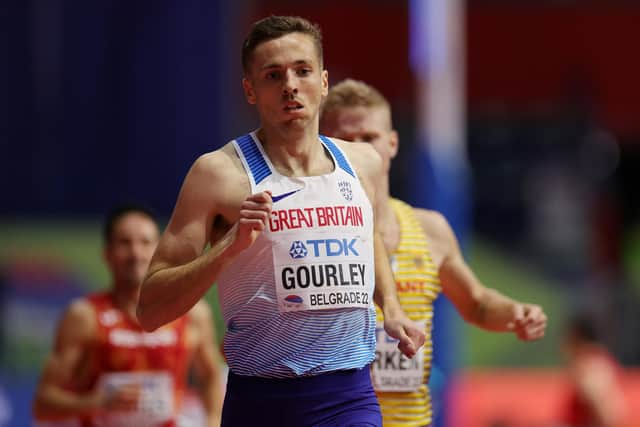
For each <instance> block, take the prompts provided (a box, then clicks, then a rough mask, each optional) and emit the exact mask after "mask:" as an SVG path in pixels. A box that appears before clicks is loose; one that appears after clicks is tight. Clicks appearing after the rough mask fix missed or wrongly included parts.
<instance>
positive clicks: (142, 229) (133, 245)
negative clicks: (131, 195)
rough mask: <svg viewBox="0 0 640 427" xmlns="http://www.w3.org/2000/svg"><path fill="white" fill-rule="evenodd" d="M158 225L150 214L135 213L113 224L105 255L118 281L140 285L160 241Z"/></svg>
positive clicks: (114, 277)
mask: <svg viewBox="0 0 640 427" xmlns="http://www.w3.org/2000/svg"><path fill="white" fill-rule="evenodd" d="M158 238H159V231H158V227H157V226H156V224H155V223H154V221H152V220H151V219H150V218H149V217H147V216H146V215H144V214H141V213H138V212H132V213H129V214H126V215H125V216H123V217H121V218H120V219H119V220H118V221H117V222H116V223H115V224H114V227H113V231H112V233H111V238H110V241H109V242H107V245H106V247H105V251H104V255H105V260H106V262H107V266H108V267H109V270H110V272H111V274H112V276H113V280H114V281H115V282H116V283H123V284H128V285H130V286H131V287H136V286H140V284H141V283H142V280H143V279H144V276H145V274H146V273H147V269H148V268H149V263H150V261H151V257H152V256H153V252H154V251H155V249H156V246H157V244H158Z"/></svg>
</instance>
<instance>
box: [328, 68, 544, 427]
mask: <svg viewBox="0 0 640 427" xmlns="http://www.w3.org/2000/svg"><path fill="white" fill-rule="evenodd" d="M320 131H321V132H322V133H324V134H326V135H328V136H332V137H336V138H340V139H343V140H347V141H357V142H368V143H370V144H371V145H372V146H373V148H375V150H376V151H377V152H378V153H379V154H380V156H381V157H382V162H383V169H384V171H385V173H386V176H385V179H384V180H382V181H383V183H384V187H383V188H378V192H380V193H382V194H384V195H385V197H383V199H384V200H385V202H384V203H382V204H381V205H380V206H381V209H379V211H377V212H376V214H377V215H378V218H379V223H378V224H381V225H382V228H381V229H380V233H381V234H382V237H383V240H384V244H385V246H386V249H387V253H388V254H390V257H391V265H392V269H393V272H394V275H395V280H396V286H397V292H398V296H399V298H400V302H401V305H402V307H403V309H404V311H405V312H406V313H407V314H408V315H409V317H410V318H411V319H412V320H414V321H416V322H419V323H420V324H422V325H423V326H424V328H425V333H426V337H427V340H426V342H425V345H424V347H423V348H422V350H421V352H422V354H421V355H419V357H415V358H414V359H412V360H409V359H407V358H405V357H403V356H402V355H401V354H400V353H399V352H398V351H397V350H396V348H395V344H394V340H393V339H390V338H389V337H388V336H387V335H386V334H385V333H384V331H383V330H381V329H378V335H377V338H378V340H377V351H376V356H377V358H376V360H375V362H374V363H373V364H372V371H371V373H372V379H373V385H374V387H375V389H376V393H377V395H378V399H379V402H380V407H381V410H382V416H383V422H384V425H385V426H402V427H411V426H428V425H430V424H431V421H432V413H431V398H430V395H429V390H428V388H427V385H426V384H427V382H428V380H429V374H430V371H431V353H432V344H431V339H430V337H431V329H432V318H433V301H434V300H435V298H436V297H437V296H438V294H439V293H440V292H444V294H445V295H446V296H447V297H448V298H449V299H450V300H451V301H452V302H453V304H454V305H455V307H456V308H457V310H458V311H459V312H460V314H461V315H462V317H463V318H464V319H465V320H466V321H467V322H469V323H473V324H475V325H477V326H479V327H481V328H483V329H488V330H491V331H506V332H513V333H515V334H516V335H517V336H518V338H520V339H522V340H525V341H529V340H536V339H539V338H541V337H542V336H543V335H544V331H545V328H546V324H547V316H546V315H545V313H544V312H543V310H542V308H540V307H539V306H537V305H534V304H526V303H522V302H518V301H514V300H512V299H510V298H508V297H506V296H504V295H502V294H500V293H499V292H497V291H495V290H493V289H489V288H487V287H485V286H483V285H482V283H481V282H480V281H479V280H478V279H477V278H476V277H475V275H474V274H473V272H472V271H471V269H470V268H469V266H468V265H467V264H466V263H465V261H464V259H463V257H462V253H461V251H460V248H459V246H458V242H457V239H456V236H455V235H454V233H453V231H452V229H451V227H450V226H449V223H448V222H447V220H446V219H445V218H444V217H443V216H442V215H441V214H440V213H438V212H435V211H432V210H425V209H418V208H413V207H411V206H409V205H408V204H406V203H404V202H402V201H400V200H398V199H394V198H391V197H390V196H389V176H388V175H389V166H390V164H391V160H392V159H393V158H394V157H395V155H396V153H397V151H398V134H397V132H396V131H395V130H394V129H393V127H392V124H391V109H390V106H389V103H388V102H387V100H386V99H385V98H384V96H383V95H382V94H381V93H380V92H379V91H377V90H376V89H375V88H373V87H371V86H369V85H367V84H365V83H363V82H361V81H355V80H350V79H348V80H344V81H342V82H341V83H339V84H337V85H335V86H333V87H332V88H331V89H330V90H329V95H328V96H327V98H326V100H325V101H324V104H323V107H322V112H321V119H320ZM378 321H382V314H381V313H380V311H378Z"/></svg>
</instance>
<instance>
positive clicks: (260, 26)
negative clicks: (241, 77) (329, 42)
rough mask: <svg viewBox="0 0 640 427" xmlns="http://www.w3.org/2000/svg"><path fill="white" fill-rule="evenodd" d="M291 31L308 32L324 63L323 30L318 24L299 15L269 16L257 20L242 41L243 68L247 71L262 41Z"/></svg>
mask: <svg viewBox="0 0 640 427" xmlns="http://www.w3.org/2000/svg"><path fill="white" fill-rule="evenodd" d="M291 33H302V34H307V35H308V36H310V37H311V38H312V39H313V43H314V44H315V46H316V51H317V52H318V57H319V58H320V64H321V65H322V31H321V30H320V27H319V26H318V24H314V23H311V22H309V21H307V20H306V19H304V18H301V17H299V16H269V17H267V18H263V19H261V20H259V21H257V22H255V23H254V24H253V25H252V26H251V30H250V31H249V34H248V35H247V38H246V39H244V42H243V43H242V69H243V70H244V72H245V73H246V72H247V71H248V69H249V63H250V62H251V55H252V54H253V51H254V50H255V49H256V47H257V46H258V45H259V44H260V43H264V42H266V41H269V40H273V39H277V38H280V37H282V36H286V35H287V34H291Z"/></svg>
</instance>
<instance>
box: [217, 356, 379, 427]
mask: <svg viewBox="0 0 640 427" xmlns="http://www.w3.org/2000/svg"><path fill="white" fill-rule="evenodd" d="M247 426H264V427H276V426H277V427H288V426H291V427H294V426H295V427H303V426H314V427H315V426H324V427H329V426H331V427H381V426H382V416H381V415H380V406H379V405H378V399H377V398H376V395H375V392H374V391H373V387H372V385H371V378H370V376H369V366H366V367H364V368H362V369H352V370H348V371H336V372H330V373H326V374H320V375H317V376H312V377H298V378H287V379H267V378H259V377H248V376H241V375H236V374H234V373H233V372H231V371H229V379H228V382H227V392H226V395H225V399H224V407H223V409H222V427H247Z"/></svg>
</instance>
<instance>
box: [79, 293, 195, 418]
mask: <svg viewBox="0 0 640 427" xmlns="http://www.w3.org/2000/svg"><path fill="white" fill-rule="evenodd" d="M88 300H89V302H90V304H91V305H92V306H93V307H94V309H95V312H96V316H97V325H98V338H97V341H96V343H95V346H94V348H93V349H92V353H91V357H92V360H91V364H90V366H91V369H92V371H91V375H90V384H89V389H92V388H93V387H99V388H101V389H102V390H103V391H104V392H105V393H107V394H108V393H109V392H110V391H111V390H113V389H114V388H115V387H118V386H121V385H132V386H133V387H136V388H139V390H140V400H139V404H138V409H137V410H134V411H127V412H110V413H104V414H98V415H95V416H92V417H91V419H88V420H84V424H83V425H84V426H109V427H125V426H132V425H135V426H140V427H158V426H162V427H169V426H174V425H175V424H174V418H175V414H176V411H177V407H178V404H179V401H180V399H181V395H182V394H183V392H184V390H185V386H186V384H185V381H186V370H187V366H188V363H189V360H188V359H189V357H190V353H189V351H188V350H187V346H186V344H185V328H186V325H187V317H185V316H183V317H180V318H178V319H177V320H175V321H173V322H171V323H169V324H167V325H165V326H163V327H161V328H159V329H158V330H156V331H154V332H145V331H144V330H143V329H142V328H141V327H140V326H139V325H138V324H137V323H136V322H134V321H133V320H132V319H131V318H130V317H129V316H128V315H127V314H126V313H124V312H122V311H121V310H119V309H118V308H116V307H115V306H114V305H113V301H112V296H111V294H109V293H104V294H96V295H92V296H90V297H88Z"/></svg>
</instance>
